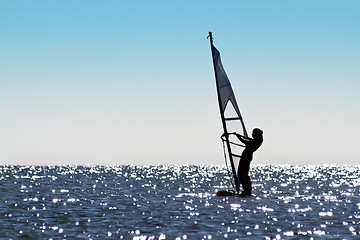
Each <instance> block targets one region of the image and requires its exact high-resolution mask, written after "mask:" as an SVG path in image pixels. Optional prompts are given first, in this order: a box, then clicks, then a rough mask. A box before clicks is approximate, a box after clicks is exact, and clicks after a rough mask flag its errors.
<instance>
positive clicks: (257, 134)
mask: <svg viewBox="0 0 360 240" xmlns="http://www.w3.org/2000/svg"><path fill="white" fill-rule="evenodd" d="M229 134H234V135H235V136H236V137H237V138H238V139H239V140H240V141H241V142H242V143H244V144H245V149H244V151H243V152H242V154H241V157H240V162H239V167H238V178H239V180H240V183H241V185H242V187H243V192H242V193H241V194H240V196H251V192H252V186H251V180H250V176H249V170H250V162H251V160H252V159H253V153H254V152H255V151H256V150H257V149H258V148H259V147H260V146H261V144H262V142H263V131H262V130H260V129H259V128H255V129H254V130H253V131H252V137H253V138H249V137H245V136H242V135H240V134H238V133H236V132H234V133H229Z"/></svg>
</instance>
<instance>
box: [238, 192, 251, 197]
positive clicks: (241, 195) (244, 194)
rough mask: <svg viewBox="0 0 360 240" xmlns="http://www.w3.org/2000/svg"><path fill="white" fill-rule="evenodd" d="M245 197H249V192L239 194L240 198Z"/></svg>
mask: <svg viewBox="0 0 360 240" xmlns="http://www.w3.org/2000/svg"><path fill="white" fill-rule="evenodd" d="M247 196H251V193H249V192H242V193H240V197H247Z"/></svg>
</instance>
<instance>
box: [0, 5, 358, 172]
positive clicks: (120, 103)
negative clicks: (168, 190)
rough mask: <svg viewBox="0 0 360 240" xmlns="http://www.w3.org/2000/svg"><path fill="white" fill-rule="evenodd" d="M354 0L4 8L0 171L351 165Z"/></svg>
mask: <svg viewBox="0 0 360 240" xmlns="http://www.w3.org/2000/svg"><path fill="white" fill-rule="evenodd" d="M359 12H360V1H331V0H327V1H325V0H320V1H308V0H303V1H284V0H283V1H82V0H80V1H16V0H15V1H0V29H1V32H0V36H1V38H0V43H1V44H0V118H1V124H0V164H40V165H45V164H51V165H54V164H101V165H112V164H144V165H149V164H224V159H223V152H222V144H221V140H220V135H221V134H222V126H221V120H220V116H219V110H218V104H217V97H216V89H215V79H214V73H213V66H212V60H211V51H210V46H209V40H208V39H206V37H207V34H208V32H209V31H212V32H213V36H214V45H215V46H216V47H217V49H218V50H219V51H220V52H221V56H222V63H223V65H224V68H225V70H226V72H227V75H228V76H229V79H230V81H231V82H232V86H233V90H234V92H235V95H236V97H237V101H238V104H239V107H240V109H241V111H242V115H243V118H244V121H245V124H246V126H247V128H248V131H249V132H250V131H251V129H252V128H254V127H259V128H261V129H263V130H264V144H263V146H262V147H261V148H260V149H259V150H258V152H256V153H255V158H254V161H253V163H254V164H290V165H296V164H360V150H359V149H360V148H359V147H360V137H359V135H360V126H359V122H360V111H359V109H360V95H359V89H360V81H359V80H360V69H359V66H360V45H359V43H360V14H359Z"/></svg>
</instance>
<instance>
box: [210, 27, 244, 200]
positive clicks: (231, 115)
mask: <svg viewBox="0 0 360 240" xmlns="http://www.w3.org/2000/svg"><path fill="white" fill-rule="evenodd" d="M208 37H209V38H210V45H211V53H212V59H213V65H214V72H215V80H216V89H217V96H218V102H219V109H220V116H221V121H222V125H223V130H224V133H225V134H224V135H223V136H222V139H223V143H225V144H224V151H225V161H226V160H227V158H228V159H229V162H230V165H231V172H232V175H233V181H234V183H235V184H234V187H235V189H236V192H237V193H239V190H240V181H239V178H238V176H237V173H236V167H235V163H236V164H237V163H238V161H236V160H238V159H239V158H240V154H239V153H238V152H237V151H239V150H242V149H241V148H243V147H245V146H243V145H241V144H238V143H236V141H237V140H236V139H234V140H232V139H231V137H230V136H229V135H228V133H231V132H238V133H242V135H244V136H246V137H247V136H248V134H247V131H246V128H245V124H244V121H243V118H242V116H241V113H240V109H239V106H238V104H237V102H236V98H235V94H234V92H233V90H232V87H231V84H230V81H229V78H228V77H227V75H226V72H225V70H224V67H223V65H222V63H221V58H220V52H219V51H218V50H217V49H216V48H215V46H214V44H213V37H212V33H211V32H209V36H208ZM229 103H230V104H229ZM239 128H240V130H238V129H239ZM225 145H226V149H227V151H226V150H225ZM226 152H227V153H226ZM226 156H228V157H226ZM235 161H236V162H235Z"/></svg>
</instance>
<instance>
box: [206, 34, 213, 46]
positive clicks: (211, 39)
mask: <svg viewBox="0 0 360 240" xmlns="http://www.w3.org/2000/svg"><path fill="white" fill-rule="evenodd" d="M207 38H210V43H211V44H213V37H212V32H209V35H208V36H207Z"/></svg>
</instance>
